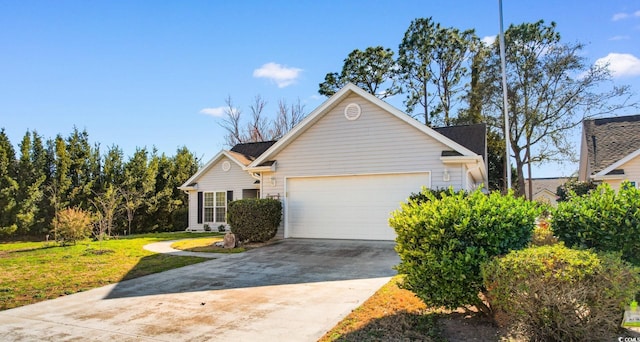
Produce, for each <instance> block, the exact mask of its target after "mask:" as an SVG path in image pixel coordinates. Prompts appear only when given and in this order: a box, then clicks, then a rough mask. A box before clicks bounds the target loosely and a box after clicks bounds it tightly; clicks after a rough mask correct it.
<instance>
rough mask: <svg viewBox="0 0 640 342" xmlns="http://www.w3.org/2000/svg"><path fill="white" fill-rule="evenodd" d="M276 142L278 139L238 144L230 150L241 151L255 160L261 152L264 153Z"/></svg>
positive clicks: (248, 157)
mask: <svg viewBox="0 0 640 342" xmlns="http://www.w3.org/2000/svg"><path fill="white" fill-rule="evenodd" d="M275 143H276V140H273V141H262V142H251V143H242V144H236V145H235V146H233V147H232V148H231V150H230V151H231V152H236V153H240V154H242V155H244V156H245V157H246V158H247V159H249V160H251V161H253V160H256V158H258V157H260V155H261V154H263V153H264V152H265V151H266V150H268V149H269V147H271V146H272V145H273V144H275Z"/></svg>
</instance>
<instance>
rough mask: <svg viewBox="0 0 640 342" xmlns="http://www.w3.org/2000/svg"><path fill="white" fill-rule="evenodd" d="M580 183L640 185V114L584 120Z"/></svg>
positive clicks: (617, 186)
mask: <svg viewBox="0 0 640 342" xmlns="http://www.w3.org/2000/svg"><path fill="white" fill-rule="evenodd" d="M578 180H580V181H583V182H584V181H596V182H604V183H608V184H610V185H611V187H612V188H614V189H618V188H619V187H620V183H622V181H624V180H628V181H630V182H631V184H632V185H633V186H638V184H639V183H638V182H640V115H631V116H619V117H612V118H602V119H592V120H584V121H583V123H582V144H581V149H580V167H579V170H578Z"/></svg>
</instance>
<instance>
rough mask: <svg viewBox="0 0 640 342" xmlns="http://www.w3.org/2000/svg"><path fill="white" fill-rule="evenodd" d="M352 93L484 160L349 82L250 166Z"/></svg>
mask: <svg viewBox="0 0 640 342" xmlns="http://www.w3.org/2000/svg"><path fill="white" fill-rule="evenodd" d="M351 94H356V95H359V96H360V97H362V98H364V99H365V100H367V101H369V102H371V103H373V104H374V105H376V106H378V107H380V108H382V109H383V110H384V111H386V112H388V113H390V114H391V115H393V116H395V117H397V118H398V119H400V120H402V121H404V122H405V123H407V124H409V125H410V126H413V127H414V128H416V129H418V130H419V131H421V132H423V133H424V134H426V135H428V136H430V137H432V138H433V139H435V140H437V141H439V142H440V143H442V144H444V145H445V146H447V147H448V148H450V149H451V150H453V151H455V152H457V153H459V155H460V156H467V157H479V158H481V159H483V160H484V153H482V154H478V153H475V152H473V151H471V150H470V149H468V148H467V147H464V146H463V145H462V144H460V143H458V142H456V141H454V140H453V139H451V138H449V137H447V136H445V135H444V134H440V133H438V132H436V131H435V130H434V129H432V128H430V127H428V126H426V125H423V124H421V123H420V122H418V120H415V119H414V118H412V117H410V116H409V115H407V114H405V113H404V112H402V111H400V110H399V109H397V108H395V107H393V106H391V105H390V104H388V103H386V102H384V101H382V100H381V99H379V98H377V97H375V96H374V95H372V94H369V93H368V92H366V91H365V90H363V89H361V88H359V87H357V86H356V85H354V84H352V83H348V84H347V85H346V86H344V87H343V88H342V89H340V90H339V91H338V92H336V93H335V94H333V95H332V96H331V97H330V98H329V99H327V100H326V101H325V102H324V103H322V104H321V105H320V106H318V107H317V108H316V109H315V110H314V111H313V112H311V113H309V115H308V116H307V117H306V118H305V119H304V120H302V121H301V122H300V123H299V124H298V125H297V126H295V127H294V128H293V129H292V130H291V131H289V132H288V133H287V134H285V135H284V136H283V137H282V138H281V139H280V140H278V142H276V143H275V144H273V146H271V147H270V148H269V149H268V150H267V151H265V153H263V154H262V155H261V156H260V157H258V158H256V160H254V161H253V162H252V163H251V164H250V165H249V167H250V168H252V167H257V166H259V165H261V164H262V163H263V162H265V161H268V160H269V158H273V157H274V156H275V155H276V154H277V153H278V152H280V151H281V150H282V149H284V148H285V147H286V146H287V145H288V144H289V143H291V142H292V141H294V140H295V139H296V138H297V137H298V136H300V135H301V134H302V133H303V132H305V131H306V130H307V129H309V128H310V127H311V126H313V124H315V123H316V122H318V121H319V120H320V119H321V118H322V117H323V116H324V115H325V114H327V113H328V112H330V111H331V109H333V108H334V107H335V106H337V105H338V104H339V103H340V102H341V101H342V100H343V99H345V98H346V97H348V96H349V95H351Z"/></svg>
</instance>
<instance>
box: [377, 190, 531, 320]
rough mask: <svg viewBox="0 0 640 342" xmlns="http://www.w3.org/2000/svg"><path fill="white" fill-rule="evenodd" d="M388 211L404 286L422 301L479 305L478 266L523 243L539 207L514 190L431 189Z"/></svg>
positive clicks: (529, 235)
mask: <svg viewBox="0 0 640 342" xmlns="http://www.w3.org/2000/svg"><path fill="white" fill-rule="evenodd" d="M412 197H413V199H412V200H410V201H409V203H406V204H404V205H403V206H402V208H401V210H398V211H396V212H394V213H393V214H392V218H391V219H390V220H389V223H390V225H391V227H393V228H394V229H395V231H396V233H397V238H396V243H397V244H396V251H397V252H398V254H399V256H400V260H401V262H400V264H399V265H398V266H397V270H398V272H400V273H403V274H406V278H405V287H406V288H407V289H409V290H411V291H413V292H415V293H416V295H417V296H418V297H420V298H421V299H422V300H423V301H424V302H425V303H426V304H428V305H432V306H445V307H448V308H456V307H459V306H464V305H469V304H471V305H473V304H479V298H478V293H479V292H480V291H482V290H483V285H482V277H481V274H480V265H481V263H482V262H484V261H486V260H489V258H491V257H493V256H495V255H501V254H505V253H507V252H509V251H510V250H512V249H519V248H523V247H524V246H526V244H527V243H528V242H529V239H530V237H531V231H532V230H533V227H534V224H535V219H536V217H537V216H538V214H539V212H540V209H539V208H538V207H537V206H535V205H534V204H533V203H531V202H528V201H526V200H524V199H522V198H516V197H514V196H513V194H511V193H510V194H507V195H505V196H503V195H501V194H499V193H492V194H490V195H485V194H483V193H482V192H480V191H476V192H473V193H471V194H468V195H467V194H465V193H464V192H457V193H456V192H454V191H453V190H452V189H450V190H448V191H445V192H435V193H434V192H432V191H430V190H427V189H424V190H423V192H422V193H421V194H420V195H414V196H412Z"/></svg>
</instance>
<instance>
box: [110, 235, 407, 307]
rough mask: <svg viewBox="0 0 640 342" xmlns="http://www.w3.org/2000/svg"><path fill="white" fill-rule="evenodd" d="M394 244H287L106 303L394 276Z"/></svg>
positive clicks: (133, 286) (174, 276)
mask: <svg viewBox="0 0 640 342" xmlns="http://www.w3.org/2000/svg"><path fill="white" fill-rule="evenodd" d="M394 245H395V242H393V241H354V240H317V239H313V240H311V239H287V240H282V241H279V242H277V243H274V244H272V245H268V246H264V247H261V248H257V249H252V250H249V251H247V252H244V253H240V254H226V255H221V257H220V258H219V259H215V260H211V261H206V262H202V263H198V264H194V265H189V266H185V267H182V268H178V269H173V270H170V271H166V272H162V273H158V274H152V275H149V276H145V277H141V278H136V279H131V280H127V281H123V282H120V283H118V284H116V285H115V287H114V288H113V289H112V290H111V291H110V292H109V294H108V295H107V296H106V297H105V299H113V298H124V297H137V296H149V295H158V294H171V293H185V292H196V291H210V290H222V289H236V288H247V287H259V286H270V285H286V284H301V283H316V282H325V281H339V280H355V279H369V278H380V277H391V276H394V275H395V274H396V271H395V270H394V269H393V266H395V265H397V264H398V263H399V261H400V259H399V258H398V256H397V254H396V252H395V251H394V249H393V247H394ZM142 262H144V260H143V261H141V263H142ZM125 279H126V278H125ZM283 295H286V294H283Z"/></svg>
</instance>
